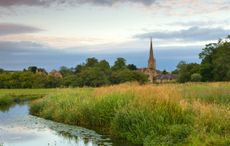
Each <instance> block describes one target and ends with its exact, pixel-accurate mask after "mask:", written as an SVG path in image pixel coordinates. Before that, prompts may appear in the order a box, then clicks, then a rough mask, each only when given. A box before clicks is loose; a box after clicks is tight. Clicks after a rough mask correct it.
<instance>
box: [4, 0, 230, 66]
mask: <svg viewBox="0 0 230 146" xmlns="http://www.w3.org/2000/svg"><path fill="white" fill-rule="evenodd" d="M228 14H230V1H229V0H0V68H4V69H9V70H18V69H23V68H25V67H28V66H30V65H36V66H39V67H43V68H46V69H47V70H51V69H58V68H59V67H60V66H63V65H65V66H68V67H74V66H76V64H79V63H82V62H84V60H85V59H86V58H88V57H97V58H99V59H107V60H109V62H110V63H111V64H112V63H113V62H114V60H115V59H116V58H117V57H124V58H125V59H126V60H127V63H134V64H136V65H137V66H138V67H145V66H147V59H148V50H149V38H150V37H153V45H154V54H155V57H156V60H157V68H158V69H161V70H162V69H167V70H173V69H175V67H176V65H177V63H178V62H179V61H180V60H185V61H187V62H199V61H200V60H199V58H198V54H199V52H200V51H201V50H202V48H203V47H204V45H205V44H207V43H210V42H216V41H217V40H218V39H219V38H224V37H226V36H227V35H229V34H230V15H228Z"/></svg>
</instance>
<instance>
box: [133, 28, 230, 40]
mask: <svg viewBox="0 0 230 146" xmlns="http://www.w3.org/2000/svg"><path fill="white" fill-rule="evenodd" d="M229 34H230V30H229V29H224V28H220V27H218V28H201V27H190V28H188V29H183V30H177V31H165V32H148V33H143V34H138V35H136V36H134V37H136V38H140V39H146V38H150V37H153V38H154V39H160V40H184V41H209V40H217V39H218V38H224V37H226V36H227V35H229Z"/></svg>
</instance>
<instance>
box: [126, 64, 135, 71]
mask: <svg viewBox="0 0 230 146" xmlns="http://www.w3.org/2000/svg"><path fill="white" fill-rule="evenodd" d="M127 68H128V69H129V70H137V67H136V65H134V64H128V65H127Z"/></svg>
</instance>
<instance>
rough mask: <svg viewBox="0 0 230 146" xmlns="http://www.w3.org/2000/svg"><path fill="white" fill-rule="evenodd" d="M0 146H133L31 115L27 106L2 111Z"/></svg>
mask: <svg viewBox="0 0 230 146" xmlns="http://www.w3.org/2000/svg"><path fill="white" fill-rule="evenodd" d="M0 145H3V146H98V145H101V146H104V145H113V146H130V144H128V143H125V142H121V141H119V142H118V141H112V140H111V139H110V138H109V137H107V136H102V135H99V134H97V133H96V132H95V131H92V130H88V129H85V128H82V127H76V126H70V125H65V124H61V123H56V122H52V121H49V120H45V119H42V118H38V117H35V116H32V115H29V107H28V105H27V104H22V105H19V104H17V105H14V106H12V107H10V108H7V109H4V110H3V109H2V110H0Z"/></svg>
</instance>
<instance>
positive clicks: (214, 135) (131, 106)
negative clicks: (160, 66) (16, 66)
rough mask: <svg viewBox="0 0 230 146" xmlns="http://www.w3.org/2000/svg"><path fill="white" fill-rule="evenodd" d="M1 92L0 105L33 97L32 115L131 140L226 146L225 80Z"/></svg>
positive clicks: (228, 92)
mask: <svg viewBox="0 0 230 146" xmlns="http://www.w3.org/2000/svg"><path fill="white" fill-rule="evenodd" d="M0 95H1V97H0V99H1V100H0V106H1V103H2V100H3V99H5V98H6V97H8V98H11V99H12V98H13V99H14V97H18V98H20V97H22V98H25V97H28V99H31V98H32V99H34V98H38V99H37V100H33V101H32V102H31V103H30V113H31V114H33V115H36V116H39V117H43V118H45V119H50V120H54V121H57V122H62V123H66V124H71V125H78V126H82V127H86V128H91V129H95V130H96V131H98V132H101V133H103V134H110V135H112V136H114V137H117V138H123V139H126V140H128V141H131V142H132V143H135V144H143V145H146V146H150V145H156V146H173V145H176V146H178V145H179V146H180V145H181V146H182V145H186V146H197V145H199V146H213V145H218V146H228V145H230V83H229V82H216V83H186V84H154V85H150V84H147V85H138V84H136V83H126V84H121V85H115V86H107V87H100V88H67V89H23V90H16V89H15V90H14V89H12V90H0ZM35 95H36V96H35ZM41 96H42V97H43V98H40V97H41Z"/></svg>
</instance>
